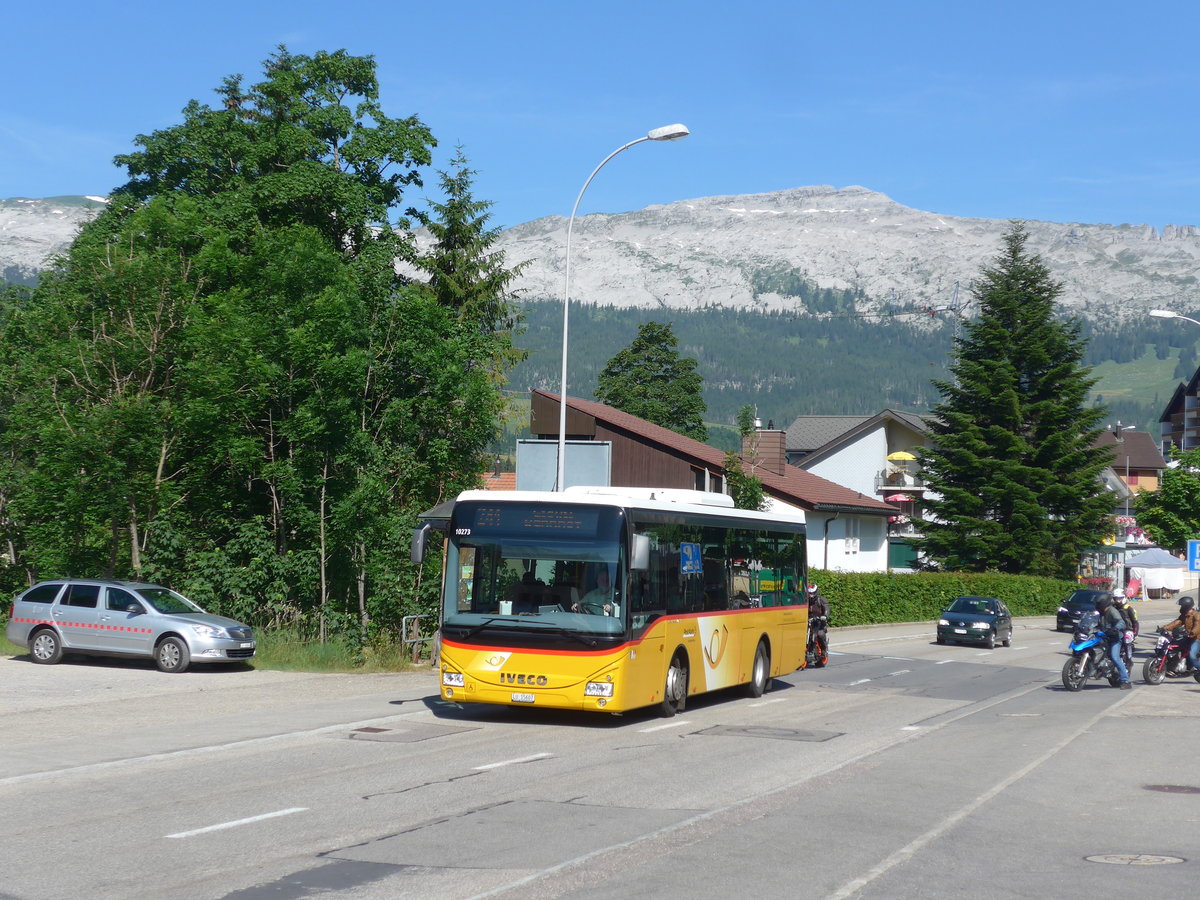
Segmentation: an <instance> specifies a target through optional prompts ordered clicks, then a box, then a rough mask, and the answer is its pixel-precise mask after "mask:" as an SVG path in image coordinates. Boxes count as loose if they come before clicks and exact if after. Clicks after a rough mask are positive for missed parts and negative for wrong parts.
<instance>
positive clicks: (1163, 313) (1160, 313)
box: [1150, 309, 1200, 325]
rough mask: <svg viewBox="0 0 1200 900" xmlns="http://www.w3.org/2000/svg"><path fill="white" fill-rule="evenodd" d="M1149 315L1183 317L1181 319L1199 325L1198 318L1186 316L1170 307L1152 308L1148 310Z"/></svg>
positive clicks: (1165, 317) (1171, 317)
mask: <svg viewBox="0 0 1200 900" xmlns="http://www.w3.org/2000/svg"><path fill="white" fill-rule="evenodd" d="M1150 315H1152V316H1153V317H1154V318H1156V319H1183V321H1185V322H1191V323H1192V324H1193V325H1200V320H1197V319H1191V318H1188V317H1187V316H1185V315H1183V314H1182V313H1177V312H1175V311H1174V310H1172V309H1152V310H1150Z"/></svg>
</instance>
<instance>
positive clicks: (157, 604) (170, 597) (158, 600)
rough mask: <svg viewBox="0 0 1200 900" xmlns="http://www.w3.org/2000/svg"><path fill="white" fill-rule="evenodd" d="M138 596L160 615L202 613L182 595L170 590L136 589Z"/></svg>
mask: <svg viewBox="0 0 1200 900" xmlns="http://www.w3.org/2000/svg"><path fill="white" fill-rule="evenodd" d="M138 595H139V596H140V597H141V598H142V599H144V600H145V601H146V602H147V603H149V604H150V605H151V606H153V607H154V608H155V609H156V610H158V611H159V612H160V613H166V614H167V615H173V614H176V613H202V612H204V610H203V609H201V608H200V607H199V606H197V605H196V604H195V603H193V602H192V601H191V600H189V599H188V598H187V597H185V596H183V594H177V593H175V592H174V591H173V590H171V589H170V588H164V587H144V588H138Z"/></svg>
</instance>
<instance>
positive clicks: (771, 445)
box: [742, 430, 787, 475]
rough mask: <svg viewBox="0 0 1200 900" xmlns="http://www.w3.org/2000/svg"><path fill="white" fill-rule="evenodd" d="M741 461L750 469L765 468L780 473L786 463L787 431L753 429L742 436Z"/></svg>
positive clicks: (782, 471)
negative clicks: (752, 431)
mask: <svg viewBox="0 0 1200 900" xmlns="http://www.w3.org/2000/svg"><path fill="white" fill-rule="evenodd" d="M742 462H744V463H745V464H746V465H747V466H749V467H750V469H751V471H753V470H754V469H765V470H766V471H768V472H773V473H774V474H776V475H782V474H783V473H784V467H785V466H786V465H787V432H784V431H774V430H772V431H755V432H754V433H753V434H749V435H747V436H746V437H744V438H742Z"/></svg>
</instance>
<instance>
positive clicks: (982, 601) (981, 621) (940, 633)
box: [937, 597, 1012, 650]
mask: <svg viewBox="0 0 1200 900" xmlns="http://www.w3.org/2000/svg"><path fill="white" fill-rule="evenodd" d="M937 642H938V643H939V644H946V643H962V644H983V645H984V646H985V647H987V648H988V649H989V650H990V649H992V648H993V647H995V646H996V645H997V644H1004V646H1005V647H1008V646H1010V645H1011V644H1012V614H1011V613H1009V611H1008V607H1007V606H1005V605H1004V601H1003V600H997V599H996V598H995V597H956V598H955V599H954V602H953V603H951V604H950V605H949V606H947V607H946V609H945V611H943V612H942V616H941V618H940V619H938V625H937Z"/></svg>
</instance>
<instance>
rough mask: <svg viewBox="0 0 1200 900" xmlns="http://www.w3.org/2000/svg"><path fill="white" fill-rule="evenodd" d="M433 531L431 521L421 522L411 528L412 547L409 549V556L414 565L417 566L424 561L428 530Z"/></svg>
mask: <svg viewBox="0 0 1200 900" xmlns="http://www.w3.org/2000/svg"><path fill="white" fill-rule="evenodd" d="M431 531H433V523H432V522H422V523H421V524H420V525H418V526H417V527H416V528H414V529H413V536H412V548H411V550H410V551H409V557H410V558H411V559H412V564H413V565H414V566H419V565H421V563H423V562H425V542H426V541H427V540H428V539H429V532H431Z"/></svg>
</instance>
